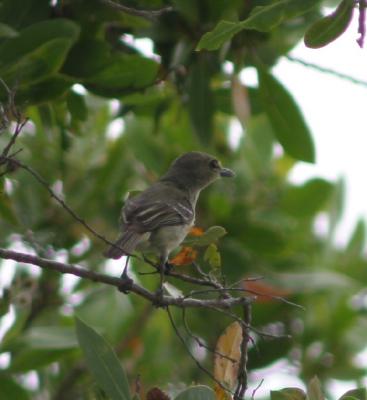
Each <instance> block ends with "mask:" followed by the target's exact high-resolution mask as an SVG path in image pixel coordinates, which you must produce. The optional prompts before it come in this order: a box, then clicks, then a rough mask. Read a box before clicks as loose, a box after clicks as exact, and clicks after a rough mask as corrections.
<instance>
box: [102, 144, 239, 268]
mask: <svg viewBox="0 0 367 400" xmlns="http://www.w3.org/2000/svg"><path fill="white" fill-rule="evenodd" d="M234 175H235V174H234V172H233V171H231V170H230V169H228V168H223V167H222V166H221V164H220V162H219V161H218V160H217V159H216V158H215V157H213V156H211V155H209V154H206V153H202V152H199V151H191V152H189V153H185V154H183V155H182V156H180V157H178V158H177V159H176V160H175V161H173V163H172V164H171V166H170V167H169V169H168V171H167V172H166V174H165V175H163V176H162V177H161V178H160V179H159V180H158V181H157V182H155V183H153V184H152V185H151V186H150V187H149V188H148V189H146V190H144V191H143V192H141V193H140V194H139V195H137V196H135V197H132V198H130V199H128V200H127V201H126V203H125V205H124V206H123V208H122V212H121V221H122V226H121V229H122V232H121V234H120V235H119V237H118V238H117V240H116V242H115V243H114V245H112V246H111V247H110V248H109V249H108V250H107V251H106V253H105V256H106V257H108V258H114V259H118V258H120V257H121V256H123V255H131V254H132V253H133V252H134V251H135V250H137V251H141V252H142V253H143V254H144V253H155V254H157V255H158V256H159V261H160V269H161V271H163V270H164V266H165V265H166V263H167V260H168V256H169V254H170V252H171V251H172V250H174V249H175V248H176V247H178V246H179V245H180V243H181V242H182V241H183V240H184V238H185V236H186V235H187V233H188V232H189V231H190V228H191V227H192V226H193V225H194V221H195V206H196V202H197V200H198V197H199V194H200V191H201V190H202V189H204V188H205V187H206V186H208V185H209V184H210V183H212V182H214V181H215V180H216V179H218V178H220V177H233V176H234ZM161 274H163V272H161ZM122 276H126V267H125V269H124V272H123V275H122Z"/></svg>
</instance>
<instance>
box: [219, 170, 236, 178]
mask: <svg viewBox="0 0 367 400" xmlns="http://www.w3.org/2000/svg"><path fill="white" fill-rule="evenodd" d="M219 175H220V176H222V177H223V178H233V177H234V176H236V174H235V173H234V172H233V171H232V170H231V169H229V168H221V170H220V172H219Z"/></svg>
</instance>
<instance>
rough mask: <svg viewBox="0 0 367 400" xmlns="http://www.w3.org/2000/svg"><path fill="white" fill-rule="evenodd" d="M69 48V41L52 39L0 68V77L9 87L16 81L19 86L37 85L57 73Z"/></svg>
mask: <svg viewBox="0 0 367 400" xmlns="http://www.w3.org/2000/svg"><path fill="white" fill-rule="evenodd" d="M70 47H71V42H70V40H69V39H62V38H60V39H53V40H50V41H48V42H46V43H44V44H42V45H40V46H38V47H37V48H36V49H34V50H33V51H32V53H31V54H24V55H19V59H18V60H17V61H16V62H14V63H12V64H7V65H4V66H3V67H0V75H1V76H2V77H3V79H4V81H5V82H7V83H8V84H9V85H10V86H12V85H14V84H15V83H16V82H17V81H19V82H21V84H25V83H27V84H30V83H33V84H34V83H37V82H39V81H42V80H44V79H45V78H47V77H48V76H50V75H51V74H53V73H55V72H57V71H58V69H59V68H60V67H61V66H62V64H63V62H64V60H65V56H66V54H67V52H68V50H69V49H70Z"/></svg>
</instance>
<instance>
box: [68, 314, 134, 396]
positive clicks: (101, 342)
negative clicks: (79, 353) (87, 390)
mask: <svg viewBox="0 0 367 400" xmlns="http://www.w3.org/2000/svg"><path fill="white" fill-rule="evenodd" d="M75 322H76V333H77V337H78V341H79V344H80V347H81V348H82V350H83V353H84V356H85V359H86V363H87V366H88V368H89V369H90V371H91V372H92V374H93V375H94V378H95V380H96V381H97V382H98V384H99V385H100V387H101V388H102V389H103V390H104V391H105V392H106V394H107V395H108V396H109V397H110V398H111V400H130V399H131V395H130V390H129V383H128V381H127V378H126V375H125V371H124V370H123V368H122V367H121V364H120V361H119V359H118V358H117V356H116V354H115V352H114V351H113V349H112V347H111V346H110V344H109V343H107V342H106V340H105V339H104V338H103V337H102V336H100V335H99V334H98V333H97V332H96V331H95V330H94V329H92V328H91V327H89V326H88V325H86V324H85V323H84V322H82V321H81V320H80V319H79V318H76V319H75Z"/></svg>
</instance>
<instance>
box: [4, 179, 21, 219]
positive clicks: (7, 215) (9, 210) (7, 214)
mask: <svg viewBox="0 0 367 400" xmlns="http://www.w3.org/2000/svg"><path fill="white" fill-rule="evenodd" d="M0 185H1V184H0ZM2 190H3V189H2V187H1V186H0V219H3V220H5V221H7V222H8V223H9V224H12V225H18V218H17V215H16V213H15V212H14V204H13V203H12V201H11V199H10V197H8V196H7V195H5V194H4V193H1V191H2Z"/></svg>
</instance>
